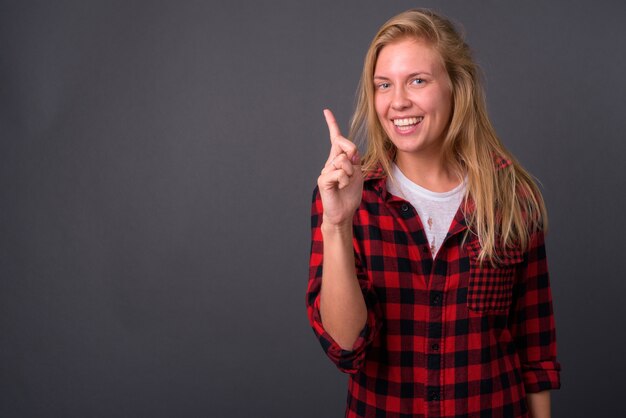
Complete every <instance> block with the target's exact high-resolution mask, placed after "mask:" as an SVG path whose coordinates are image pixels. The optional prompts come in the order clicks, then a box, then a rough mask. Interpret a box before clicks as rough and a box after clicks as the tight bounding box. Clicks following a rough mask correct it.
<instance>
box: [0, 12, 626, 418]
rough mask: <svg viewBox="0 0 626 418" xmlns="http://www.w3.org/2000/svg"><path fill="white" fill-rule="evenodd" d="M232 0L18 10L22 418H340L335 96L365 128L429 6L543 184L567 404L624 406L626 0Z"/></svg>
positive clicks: (14, 401) (16, 412)
mask: <svg viewBox="0 0 626 418" xmlns="http://www.w3.org/2000/svg"><path fill="white" fill-rule="evenodd" d="M217 3H218V2H215V1H211V2H208V1H205V2H202V1H192V0H188V1H176V2H174V1H170V2H166V1H120V0H118V1H84V0H81V1H79V0H76V1H56V2H51V1H7V0H4V1H1V2H0V416H2V417H44V416H45V417H87V416H89V417H139V416H146V417H147V416H150V417H179V416H180V417H200V416H210V417H287V418H289V417H338V416H341V415H342V411H343V405H344V400H345V396H346V388H345V383H346V378H345V376H343V375H341V374H340V373H339V372H338V371H336V370H335V369H334V366H332V365H331V363H330V362H329V361H328V360H327V359H326V358H325V357H324V355H323V353H322V350H321V348H320V347H319V346H318V343H317V341H316V340H315V338H314V336H313V333H312V331H311V330H310V328H309V326H308V321H307V319H306V314H305V308H304V291H305V286H306V281H307V262H308V259H307V257H308V251H309V202H310V194H311V190H312V188H313V187H314V185H315V181H316V177H317V175H318V174H319V170H320V169H321V166H322V164H323V161H324V160H325V156H326V154H327V152H328V139H327V131H326V126H325V123H324V120H323V117H322V113H321V110H322V108H323V107H325V106H330V107H331V108H332V109H333V110H334V111H335V113H336V115H337V117H338V119H339V121H340V123H341V124H342V126H344V128H345V127H346V126H347V121H348V118H349V115H350V113H351V110H352V105H353V95H354V91H355V88H356V83H357V78H358V75H359V72H360V68H361V63H362V57H363V54H364V52H365V50H366V48H367V45H368V43H369V41H370V39H371V37H372V36H373V34H374V32H375V30H376V29H377V28H378V26H379V25H380V24H382V23H383V22H384V21H385V20H386V19H387V18H388V17H390V16H391V15H393V14H395V13H397V12H400V11H402V10H404V9H407V8H410V7H415V6H430V7H434V8H436V9H437V10H439V11H441V12H443V13H444V14H447V15H449V16H451V17H452V18H454V19H456V20H458V21H460V22H462V23H463V25H464V27H465V29H466V32H467V36H468V40H469V42H470V44H471V45H472V46H473V48H474V50H475V52H476V56H477V59H478V61H479V62H480V63H481V65H482V67H483V69H484V71H485V73H486V79H487V90H488V100H489V108H490V112H491V116H492V118H493V121H494V123H495V125H496V127H497V129H498V132H499V134H500V135H501V137H502V139H503V141H504V142H505V144H506V146H507V147H509V148H510V149H511V150H512V151H513V152H514V153H515V154H516V155H517V156H518V158H519V159H520V160H521V161H522V163H523V164H524V165H525V166H526V167H527V168H528V169H529V170H530V171H531V172H532V173H533V174H534V175H536V176H537V177H538V178H539V179H540V181H541V182H542V184H543V190H544V193H545V198H546V201H547V204H548V209H549V212H550V215H551V229H550V234H549V236H548V246H549V247H548V251H549V257H550V267H551V272H552V281H553V291H554V298H555V309H556V320H557V329H558V339H559V355H560V361H561V363H562V365H563V374H562V379H563V388H562V390H561V391H559V392H556V393H555V394H554V398H553V399H554V416H555V417H588V416H596V417H617V416H624V415H625V414H626V404H624V402H623V401H622V400H621V397H622V396H623V394H622V392H623V389H624V384H623V376H624V375H625V373H626V360H625V359H624V355H623V347H624V343H625V342H626V341H625V340H626V338H625V337H624V332H623V329H624V325H625V324H624V322H625V321H624V318H625V317H626V303H624V302H623V299H624V292H625V291H626V284H625V283H626V280H625V279H626V274H625V273H626V272H625V267H624V260H623V259H622V257H624V252H625V251H624V250H625V249H626V246H625V244H624V241H623V235H624V232H626V228H625V227H624V222H623V221H622V220H621V215H622V213H620V212H621V211H623V209H624V200H625V198H624V190H625V189H626V187H625V180H626V175H625V169H624V164H623V161H622V160H623V156H624V153H625V152H626V145H625V141H624V132H625V131H626V118H624V114H625V113H626V101H625V100H624V97H626V82H625V81H624V80H625V79H624V74H626V54H625V53H624V52H625V49H624V46H623V40H624V39H626V25H624V24H623V21H624V18H625V17H626V6H624V4H625V3H624V2H622V1H604V2H584V1H574V2H572V1H565V0H562V1H554V0H552V1H544V2H539V1H526V2H505V1H495V0H493V1H462V0H458V1H452V0H440V1H424V2H422V3H419V4H418V3H414V2H409V1H394V2H384V1H366V2H364V1H356V0H351V1H327V0H324V1H315V2H312V1H293V0H292V1H274V2H254V1H247V2H244V1H229V2H226V1H224V2H219V3H223V4H217ZM592 4H593V6H592Z"/></svg>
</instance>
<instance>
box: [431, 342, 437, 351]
mask: <svg viewBox="0 0 626 418" xmlns="http://www.w3.org/2000/svg"><path fill="white" fill-rule="evenodd" d="M430 348H431V349H432V350H433V351H439V344H437V343H434V344H433V345H431V346H430Z"/></svg>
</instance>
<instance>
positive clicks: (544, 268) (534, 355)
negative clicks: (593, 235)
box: [510, 231, 561, 393]
mask: <svg viewBox="0 0 626 418" xmlns="http://www.w3.org/2000/svg"><path fill="white" fill-rule="evenodd" d="M514 298H515V303H514V305H513V310H512V313H511V320H510V324H511V333H512V335H513V338H514V340H515V346H516V348H517V351H518V355H519V358H520V362H521V367H522V377H523V380H524V386H525V389H526V392H527V393H535V392H541V391H543V390H549V389H558V388H560V386H561V379H560V370H561V366H560V364H559V363H558V362H557V359H556V332H555V325H554V313H553V307H552V292H551V290H550V278H549V273H548V265H547V258H546V250H545V243H544V234H543V232H541V231H538V232H535V233H534V234H533V235H532V236H531V240H530V245H529V249H528V252H527V253H526V254H525V257H524V260H523V262H522V263H521V264H520V266H519V268H518V270H517V274H516V284H515V289H514Z"/></svg>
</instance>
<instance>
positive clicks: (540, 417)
mask: <svg viewBox="0 0 626 418" xmlns="http://www.w3.org/2000/svg"><path fill="white" fill-rule="evenodd" d="M527 400H528V409H529V411H530V416H531V417H532V418H550V417H551V415H550V391H549V390H544V391H542V392H537V393H529V394H528V395H527Z"/></svg>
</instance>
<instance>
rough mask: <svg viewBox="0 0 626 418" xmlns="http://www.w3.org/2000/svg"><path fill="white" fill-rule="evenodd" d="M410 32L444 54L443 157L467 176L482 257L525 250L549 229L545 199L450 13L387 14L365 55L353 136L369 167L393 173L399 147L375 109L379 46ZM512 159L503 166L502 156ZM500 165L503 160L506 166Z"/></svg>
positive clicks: (469, 218)
mask: <svg viewBox="0 0 626 418" xmlns="http://www.w3.org/2000/svg"><path fill="white" fill-rule="evenodd" d="M407 37H413V38H417V39H419V40H423V41H426V42H427V43H428V44H429V45H430V46H431V47H433V48H434V49H435V50H436V51H437V52H438V53H439V55H440V56H441V59H442V62H443V64H444V66H445V68H446V72H447V74H448V79H449V83H450V88H451V91H452V115H451V118H450V124H449V126H448V129H447V132H446V134H445V138H444V140H443V156H444V163H445V164H448V165H449V167H450V168H451V169H452V170H453V172H454V173H456V175H458V176H459V177H460V178H462V177H463V176H464V175H467V178H468V182H467V192H466V193H467V195H466V197H467V199H466V202H472V203H473V207H472V208H471V210H470V209H469V207H468V206H466V207H465V208H464V211H465V214H466V222H467V225H468V230H469V231H471V232H472V233H473V234H476V235H477V236H478V239H479V242H480V245H481V251H480V254H479V260H480V261H481V262H482V261H483V260H485V259H488V260H490V261H491V262H496V261H498V260H500V259H501V258H502V256H503V255H504V254H505V253H506V252H507V251H508V250H509V249H511V248H516V247H517V248H522V249H523V248H526V247H527V245H528V244H529V240H530V235H531V234H532V233H533V232H534V231H537V230H545V229H546V227H547V214H546V209H545V204H544V202H543V198H542V196H541V192H540V191H539V188H538V187H537V185H536V184H535V182H534V181H533V179H532V177H531V176H530V174H529V173H528V172H526V170H524V169H523V168H522V166H521V165H520V164H519V163H518V162H517V161H516V159H515V158H514V157H513V156H512V155H511V154H510V153H509V152H508V151H507V150H506V149H505V148H504V146H503V145H502V143H501V142H500V140H499V139H498V137H497V135H496V133H495V129H494V127H493V125H492V124H491V121H490V120H489V117H488V115H487V107H486V104H485V95H484V91H483V88H482V85H481V82H480V75H479V68H478V66H477V65H476V63H475V62H474V60H473V58H472V54H471V51H470V48H469V46H468V45H467V44H466V43H465V42H464V40H463V37H462V36H461V35H460V34H459V32H458V31H457V30H456V29H455V27H454V25H453V24H452V23H451V22H450V21H449V20H447V19H446V18H444V17H442V16H439V15H437V14H435V13H434V12H432V11H429V10H424V9H415V10H408V11H406V12H403V13H400V14H399V15H397V16H394V17H392V18H391V19H390V20H388V21H387V22H386V23H385V24H384V25H383V26H382V27H381V28H380V30H379V31H378V33H377V34H376V36H375V37H374V40H373V41H372V43H371V44H370V47H369V49H368V51H367V54H366V57H365V63H364V66H363V73H362V76H361V81H360V83H359V89H358V92H357V103H356V109H355V112H354V115H353V117H352V122H351V127H350V138H353V139H360V140H362V141H365V142H366V144H367V145H366V147H367V148H366V152H365V155H364V156H363V170H364V171H366V172H371V171H374V170H375V169H377V168H378V167H382V170H383V172H384V173H385V174H387V175H388V174H389V173H390V168H391V165H392V162H393V160H394V158H395V146H394V145H393V143H392V142H391V141H390V140H389V138H388V136H387V134H386V133H385V131H384V129H383V127H382V126H381V124H380V122H379V120H378V116H377V114H376V110H375V108H374V80H373V77H374V68H375V66H376V60H377V59H378V54H379V53H380V51H381V49H382V48H383V47H384V46H385V45H388V44H391V43H394V42H397V41H399V40H401V39H406V38H407ZM502 159H504V160H508V161H510V162H511V164H510V165H508V166H506V167H502V166H500V167H498V164H497V163H496V161H497V160H502ZM500 165H502V164H500Z"/></svg>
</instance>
